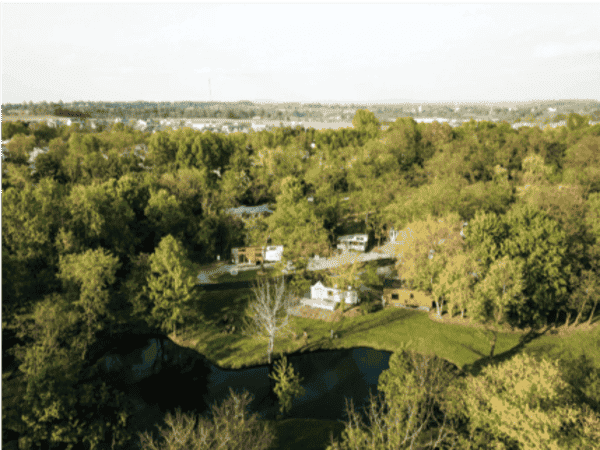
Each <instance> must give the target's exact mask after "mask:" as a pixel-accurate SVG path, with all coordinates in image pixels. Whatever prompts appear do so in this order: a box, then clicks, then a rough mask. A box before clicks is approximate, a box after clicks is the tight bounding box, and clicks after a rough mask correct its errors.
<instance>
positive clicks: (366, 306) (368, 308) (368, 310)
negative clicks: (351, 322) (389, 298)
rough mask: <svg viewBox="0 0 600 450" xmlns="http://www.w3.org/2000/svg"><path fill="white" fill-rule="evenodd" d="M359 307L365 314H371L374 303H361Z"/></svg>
mask: <svg viewBox="0 0 600 450" xmlns="http://www.w3.org/2000/svg"><path fill="white" fill-rule="evenodd" d="M359 308H360V311H361V312H362V313H363V314H369V313H371V312H373V304H372V303H371V302H363V303H361V304H360V305H359Z"/></svg>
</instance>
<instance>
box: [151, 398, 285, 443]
mask: <svg viewBox="0 0 600 450" xmlns="http://www.w3.org/2000/svg"><path fill="white" fill-rule="evenodd" d="M251 401H252V398H251V396H250V394H248V392H244V393H243V394H242V395H241V396H238V395H237V394H235V393H234V392H233V390H232V389H231V388H230V389H229V398H227V400H225V401H224V402H223V403H222V404H221V406H220V407H219V406H216V405H215V406H213V407H212V416H213V417H212V420H210V421H209V420H208V419H205V418H204V417H199V418H198V423H197V425H196V421H197V419H196V418H195V417H194V416H189V415H187V414H182V413H181V411H180V410H177V411H176V414H175V416H173V415H172V414H171V413H167V415H166V417H165V422H166V424H167V426H168V428H161V429H160V434H161V437H160V438H158V439H157V440H155V439H154V438H153V436H152V435H150V434H148V432H145V433H143V434H140V444H141V448H142V449H143V450H205V449H206V450H208V449H213V448H219V449H222V450H230V449H231V450H233V449H240V450H241V449H243V450H266V449H268V448H270V447H271V444H272V443H273V440H274V439H275V437H274V434H273V430H272V428H270V426H269V425H268V424H265V423H263V422H261V421H259V420H258V415H257V414H252V415H251V416H249V415H248V413H247V410H246V407H247V406H248V404H250V402H251Z"/></svg>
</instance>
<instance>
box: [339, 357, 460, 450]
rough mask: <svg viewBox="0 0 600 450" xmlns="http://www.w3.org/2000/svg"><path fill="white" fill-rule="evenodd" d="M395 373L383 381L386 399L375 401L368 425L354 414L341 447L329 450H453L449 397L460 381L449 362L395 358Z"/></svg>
mask: <svg viewBox="0 0 600 450" xmlns="http://www.w3.org/2000/svg"><path fill="white" fill-rule="evenodd" d="M389 364H390V368H389V369H387V370H384V371H383V373H382V374H381V375H380V377H379V385H378V388H379V390H380V391H381V393H382V394H383V395H380V396H379V398H377V399H375V398H373V396H371V402H370V406H369V408H368V419H369V423H368V425H366V424H364V423H363V421H362V419H361V417H360V416H359V415H358V414H357V413H356V412H355V411H354V407H353V405H352V403H351V404H350V408H347V409H348V417H349V421H348V423H347V424H346V429H345V430H344V432H343V434H342V440H341V442H335V443H334V442H333V438H332V444H331V445H330V446H329V447H328V450H350V449H352V450H362V449H364V450H367V449H381V450H388V449H389V450H392V449H394V450H395V449H400V448H402V449H404V448H407V449H408V448H424V449H425V448H440V446H442V445H450V446H451V445H452V444H453V441H454V435H453V427H454V424H453V423H451V421H449V420H448V419H447V417H446V412H445V410H444V409H445V408H443V402H444V398H445V392H446V390H447V389H448V387H449V385H450V383H451V381H452V380H453V378H454V377H455V376H456V374H455V371H454V370H452V367H451V366H450V365H449V364H448V363H446V362H445V361H443V360H441V359H439V358H437V357H435V356H425V355H419V354H417V353H414V352H407V351H402V352H395V353H393V354H392V356H391V357H390V362H389Z"/></svg>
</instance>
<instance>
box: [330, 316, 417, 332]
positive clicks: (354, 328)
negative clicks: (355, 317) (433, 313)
mask: <svg viewBox="0 0 600 450" xmlns="http://www.w3.org/2000/svg"><path fill="white" fill-rule="evenodd" d="M415 314H418V312H417V311H410V310H398V311H393V312H392V313H391V314H389V315H388V316H387V317H381V316H379V317H377V316H376V315H375V316H373V318H372V319H371V320H368V321H365V322H360V323H356V322H355V323H350V324H348V322H346V321H347V320H348V319H342V321H340V322H337V323H336V328H337V330H338V331H335V329H334V332H335V333H337V334H338V335H339V336H340V338H341V337H342V336H343V337H349V336H350V335H352V334H358V333H362V332H365V331H369V330H372V329H374V328H378V327H381V326H385V325H389V324H390V323H392V322H395V321H397V320H401V319H403V320H409V319H410V318H412V317H413V316H414V315H415ZM363 317H364V316H363ZM345 322H346V323H345Z"/></svg>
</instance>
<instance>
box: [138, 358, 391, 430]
mask: <svg viewBox="0 0 600 450" xmlns="http://www.w3.org/2000/svg"><path fill="white" fill-rule="evenodd" d="M390 355H391V352H384V351H379V350H374V349H371V348H354V349H347V350H326V351H318V352H313V353H304V354H292V355H288V357H287V359H288V362H289V363H290V364H291V365H292V366H293V367H294V370H295V372H296V373H298V374H299V375H300V377H301V378H302V379H303V380H302V383H301V385H302V386H303V387H304V389H305V392H306V393H305V395H304V396H302V397H298V398H296V399H294V401H293V403H292V409H291V411H290V413H289V415H288V417H291V418H307V419H308V418H311V419H328V420H337V419H340V420H343V419H345V418H346V415H345V406H346V402H345V399H346V398H347V399H348V400H349V399H350V398H352V399H353V403H354V405H355V407H357V409H360V408H361V407H363V406H366V405H368V402H369V390H370V391H371V392H372V393H373V394H374V395H377V393H378V390H377V383H378V380H379V375H380V374H381V372H383V371H384V370H386V369H388V368H389V358H390ZM270 370H273V369H271V368H270V367H269V366H268V365H262V366H254V367H249V368H244V369H223V368H221V367H218V366H216V365H212V364H211V365H210V372H209V373H208V374H206V371H205V369H204V368H200V369H198V370H193V371H191V372H189V373H187V374H185V375H179V374H177V373H176V372H174V371H173V370H172V369H170V368H166V369H163V370H162V371H161V373H160V374H158V375H153V376H151V377H149V378H146V379H145V380H143V381H141V382H138V383H136V386H135V387H133V390H132V391H131V392H135V394H136V395H139V397H140V399H142V400H143V402H144V403H146V404H150V405H157V406H158V407H159V408H160V409H161V410H163V411H166V410H174V409H175V408H181V409H182V411H187V412H192V411H193V412H196V413H202V414H204V413H207V412H208V410H209V407H208V406H209V405H213V404H215V402H216V403H221V402H222V401H223V400H225V399H226V398H227V397H228V395H229V389H230V388H232V389H233V390H234V391H235V392H237V393H240V394H241V393H242V392H243V391H244V390H245V391H248V392H249V393H250V394H251V395H252V396H253V397H254V399H253V401H252V403H250V405H249V408H248V409H249V410H250V411H251V412H256V413H258V414H259V416H260V417H261V418H263V419H274V418H275V417H276V415H277V413H278V409H279V405H278V403H277V397H276V396H275V395H274V394H273V386H274V381H273V380H271V379H270V378H269V373H271V372H270Z"/></svg>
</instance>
